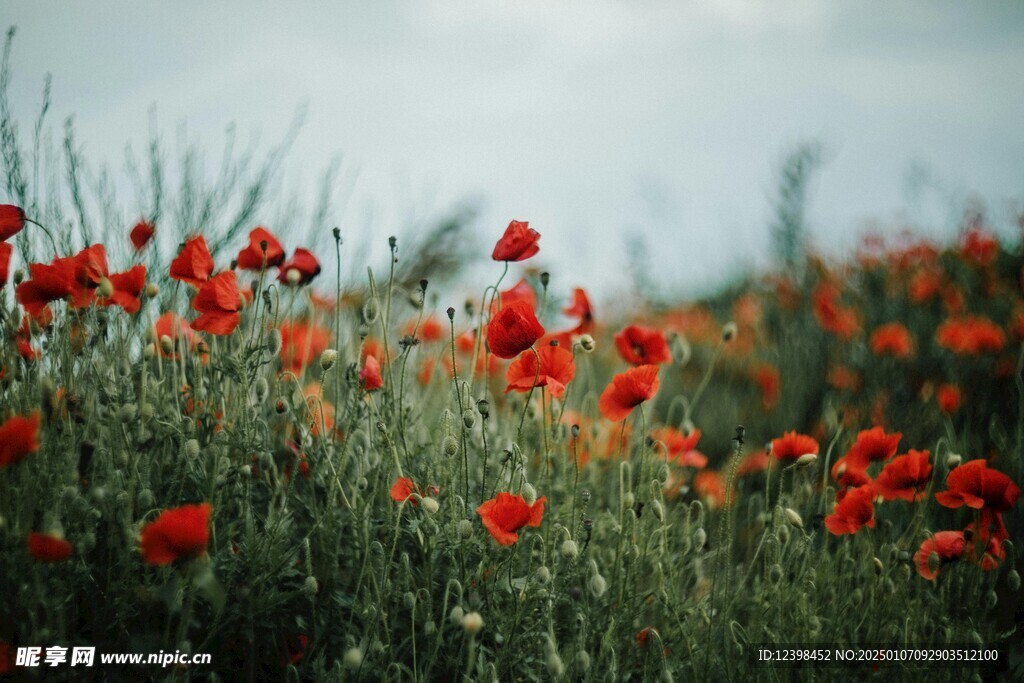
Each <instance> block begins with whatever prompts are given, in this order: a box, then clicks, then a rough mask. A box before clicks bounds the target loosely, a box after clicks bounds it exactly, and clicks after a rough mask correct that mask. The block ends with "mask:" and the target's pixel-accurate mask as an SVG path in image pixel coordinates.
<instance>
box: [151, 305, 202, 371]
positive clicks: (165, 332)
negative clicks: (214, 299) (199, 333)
mask: <svg viewBox="0 0 1024 683" xmlns="http://www.w3.org/2000/svg"><path fill="white" fill-rule="evenodd" d="M153 332H154V333H155V335H156V339H157V349H158V350H159V351H160V355H161V356H163V357H164V358H173V359H174V360H177V359H178V348H179V344H180V343H181V340H184V341H185V343H186V344H187V345H188V347H189V349H194V348H195V346H196V343H197V341H198V340H197V339H196V333H195V331H194V330H193V329H192V326H191V325H189V324H188V322H186V321H185V319H184V318H181V317H180V316H178V315H177V314H176V313H173V312H171V311H168V312H167V313H164V314H163V315H161V316H160V317H159V318H158V319H157V321H156V323H155V324H154V325H153ZM164 337H168V338H169V339H170V340H171V343H172V344H173V346H174V350H173V351H171V352H170V353H165V352H164V350H163V347H162V346H161V344H160V343H159V342H160V340H161V339H163V338H164Z"/></svg>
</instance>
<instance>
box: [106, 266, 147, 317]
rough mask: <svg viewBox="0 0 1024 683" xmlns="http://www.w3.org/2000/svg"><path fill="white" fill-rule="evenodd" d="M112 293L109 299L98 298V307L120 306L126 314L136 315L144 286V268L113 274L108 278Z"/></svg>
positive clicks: (139, 267) (138, 267)
mask: <svg viewBox="0 0 1024 683" xmlns="http://www.w3.org/2000/svg"><path fill="white" fill-rule="evenodd" d="M108 279H109V280H110V284H111V286H112V287H113V288H114V293H113V294H111V295H110V296H109V297H106V298H104V297H100V299H99V300H98V301H97V303H98V304H99V305H100V306H120V307H121V308H123V309H124V310H125V312H126V313H138V312H139V309H140V308H141V307H142V303H141V302H140V301H139V296H140V295H141V294H142V288H143V287H145V286H146V266H135V267H134V268H132V269H131V270H127V271H125V272H123V273H113V274H111V276H110V277H109V278H108Z"/></svg>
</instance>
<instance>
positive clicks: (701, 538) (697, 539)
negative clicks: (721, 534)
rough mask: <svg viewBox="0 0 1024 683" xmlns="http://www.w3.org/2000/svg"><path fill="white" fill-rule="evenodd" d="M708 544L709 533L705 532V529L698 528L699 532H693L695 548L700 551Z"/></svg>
mask: <svg viewBox="0 0 1024 683" xmlns="http://www.w3.org/2000/svg"><path fill="white" fill-rule="evenodd" d="M707 542H708V532H706V531H704V527H697V530H696V531H694V532H693V547H694V548H696V549H697V550H700V549H701V548H703V547H704V544H705V543H707Z"/></svg>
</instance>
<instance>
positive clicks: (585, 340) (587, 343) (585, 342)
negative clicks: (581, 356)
mask: <svg viewBox="0 0 1024 683" xmlns="http://www.w3.org/2000/svg"><path fill="white" fill-rule="evenodd" d="M596 347H597V343H596V342H595V341H594V338H593V337H591V336H590V335H589V334H583V335H580V348H581V349H583V351H584V352H585V353H591V352H592V351H593V350H594V349H595V348H596Z"/></svg>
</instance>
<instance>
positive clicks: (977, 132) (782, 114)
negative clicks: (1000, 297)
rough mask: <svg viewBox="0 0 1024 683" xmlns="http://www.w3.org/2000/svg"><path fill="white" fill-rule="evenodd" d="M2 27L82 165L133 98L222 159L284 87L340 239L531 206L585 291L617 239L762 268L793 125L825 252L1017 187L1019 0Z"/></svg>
mask: <svg viewBox="0 0 1024 683" xmlns="http://www.w3.org/2000/svg"><path fill="white" fill-rule="evenodd" d="M0 22H2V23H4V24H16V25H17V26H18V28H19V34H18V38H17V41H16V43H15V53H14V62H15V75H14V82H13V84H12V95H13V99H14V103H15V106H16V107H17V108H18V109H19V111H20V112H21V113H22V114H23V118H24V119H25V120H26V121H27V120H30V118H29V117H31V115H32V113H33V111H34V109H35V108H36V106H37V105H38V102H39V99H40V94H39V93H40V83H41V81H42V77H43V75H44V74H45V73H47V72H49V73H52V75H53V96H54V102H55V104H54V113H55V114H56V115H57V116H56V117H55V119H56V120H57V121H58V122H59V121H60V119H62V118H63V117H64V116H67V115H68V114H71V113H73V114H74V115H75V121H76V127H77V134H78V137H79V140H80V141H81V143H82V144H83V147H84V150H85V152H86V155H87V156H88V157H89V158H90V159H91V160H95V161H98V160H102V159H107V160H110V161H111V163H112V164H113V165H115V166H118V165H120V162H121V159H123V150H124V147H125V144H126V142H128V141H134V144H135V145H136V146H137V147H142V146H143V144H144V141H145V139H146V135H147V130H148V128H149V111H150V109H151V108H152V107H153V106H154V105H155V108H156V111H157V116H158V121H159V124H160V127H161V129H163V130H165V131H166V132H167V133H168V134H169V136H170V137H172V138H173V135H174V132H175V131H176V130H177V128H178V127H179V124H181V123H182V122H185V124H186V126H187V130H188V134H189V136H190V137H191V138H193V139H198V140H201V141H203V142H204V143H208V144H209V147H210V149H211V156H212V158H214V159H216V155H217V154H218V152H219V150H220V147H221V145H222V143H223V139H224V130H225V128H226V126H227V125H228V124H229V123H231V122H234V123H236V124H237V126H238V130H239V131H240V133H246V134H247V133H249V132H254V131H260V132H261V134H262V138H261V139H264V140H266V141H267V142H271V141H273V140H276V139H278V138H280V137H281V136H282V135H283V134H284V131H285V130H286V129H287V128H288V124H289V123H290V122H291V120H292V118H293V116H294V114H295V111H296V108H297V106H298V105H300V104H302V103H305V105H306V106H307V107H308V109H307V112H308V113H307V118H306V124H305V126H304V128H303V129H302V132H301V135H300V137H299V139H298V140H297V142H296V144H295V147H294V149H293V152H292V154H291V155H290V157H289V159H290V166H289V168H290V173H291V175H290V176H289V177H290V178H291V179H292V182H293V183H294V182H296V181H295V179H296V178H298V179H301V180H302V181H305V182H309V183H312V181H313V180H314V179H315V175H314V174H315V173H316V172H317V171H318V170H319V169H322V168H323V167H325V166H326V165H327V164H328V163H329V161H330V159H331V158H332V157H333V156H335V155H338V154H341V155H343V156H344V168H345V169H347V171H348V172H349V173H350V175H349V176H347V177H348V178H356V179H357V180H356V185H355V190H354V191H353V192H348V191H347V190H343V191H340V194H342V195H344V196H345V197H346V198H348V203H349V204H350V206H349V207H348V209H347V210H346V211H345V214H344V216H339V217H338V222H342V223H343V225H344V226H345V230H346V234H347V235H350V236H352V239H356V240H358V238H356V237H355V234H356V233H361V232H363V233H365V232H367V231H368V230H369V229H370V228H371V227H372V229H374V230H376V231H378V235H379V239H378V241H379V242H381V244H382V245H383V244H384V241H383V240H384V237H385V236H386V235H387V234H389V233H390V232H393V231H395V230H396V225H397V223H398V221H400V219H401V218H402V216H403V215H404V214H403V213H402V212H403V211H406V210H407V209H408V207H409V205H410V203H413V204H416V205H423V206H426V207H434V208H437V207H443V206H445V205H446V204H448V203H450V202H454V201H457V200H459V199H461V198H464V197H476V198H479V199H480V201H481V206H482V209H483V210H482V213H481V214H480V218H479V220H478V222H477V223H476V229H477V230H478V232H479V233H480V235H481V237H480V245H481V252H482V253H484V254H489V250H490V246H491V245H492V243H493V240H494V239H495V238H496V237H497V235H499V234H500V232H501V231H502V230H503V229H504V227H505V225H506V224H507V223H508V221H509V220H510V219H512V218H516V219H520V220H529V221H530V223H531V225H532V226H534V227H536V229H538V230H539V231H540V232H541V233H542V234H543V238H542V241H541V245H542V252H541V257H542V259H541V261H540V264H541V265H544V266H547V267H549V268H550V269H551V270H552V272H553V273H554V274H555V277H556V281H560V282H563V283H564V284H565V286H569V285H571V284H585V285H589V286H591V287H593V288H595V289H597V290H599V291H600V292H602V293H603V294H604V295H605V296H608V295H610V294H612V293H614V292H615V291H616V290H617V288H618V287H620V286H623V285H624V284H625V283H626V282H627V278H626V275H625V264H626V257H625V255H624V254H625V253H626V251H627V250H626V248H625V247H626V245H627V242H628V241H629V240H631V239H635V238H636V237H638V236H639V237H640V238H642V239H643V240H644V241H645V242H646V243H647V244H648V246H649V248H650V250H651V252H652V253H651V257H650V263H651V266H652V267H653V269H654V271H653V272H654V273H655V274H656V277H659V278H664V279H665V280H666V281H667V282H669V283H671V284H675V285H682V286H687V287H691V288H693V287H699V286H701V285H706V283H708V282H709V281H711V282H714V281H719V280H720V278H721V277H722V276H723V275H722V274H723V273H729V272H731V271H732V269H735V268H736V267H737V266H738V265H743V264H752V263H753V264H757V263H763V262H764V260H765V255H766V252H767V249H768V232H767V224H768V223H769V221H770V215H771V214H770V206H771V202H770V198H771V195H772V190H773V187H774V181H775V173H776V169H777V167H778V164H779V162H780V160H781V159H782V157H783V156H784V154H785V152H786V151H787V150H788V149H790V148H791V146H792V145H794V144H795V143H797V142H799V141H801V140H804V139H806V138H811V137H814V138H818V139H820V140H822V141H823V142H824V143H825V144H826V146H827V148H828V150H829V160H828V163H827V164H826V165H825V166H824V167H823V169H822V171H821V173H820V175H819V177H818V180H817V182H816V183H815V184H814V186H813V192H812V195H811V205H810V224H811V228H812V232H813V236H814V240H815V242H816V243H817V244H819V245H821V246H823V247H825V248H828V249H841V248H844V247H850V246H852V245H853V244H854V243H855V241H856V235H857V234H858V232H860V231H862V230H863V229H864V226H865V224H866V222H867V221H869V220H872V219H879V220H882V221H889V222H890V223H891V222H892V221H893V220H895V219H900V220H909V221H912V222H915V223H918V224H920V227H921V229H923V230H926V231H930V232H933V233H935V234H942V235H950V234H952V232H953V231H954V230H955V225H954V222H953V220H952V216H953V212H954V210H955V207H956V206H957V203H958V202H961V201H962V200H963V199H964V198H965V197H967V196H972V195H977V196H979V197H981V198H983V199H984V200H986V201H987V202H988V203H989V206H990V207H991V208H992V210H993V215H994V218H995V220H996V222H997V223H998V224H999V225H1000V226H1002V227H1003V228H1004V229H1007V230H1008V229H1009V227H1008V226H1009V225H1010V221H1009V216H1010V215H1011V213H1012V211H1013V210H1015V208H1017V207H1019V206H1020V199H1021V198H1022V197H1024V164H1022V161H1024V92H1022V86H1024V3H1021V2H1005V3H994V2H993V3H960V2H958V3H946V2H909V3H903V2H884V3H883V2H879V3H865V2H828V3H826V2H821V3H812V2H797V3H789V2H781V1H779V0H773V1H771V2H756V3H749V4H748V3H739V2H731V1H728V2H727V1H725V0H714V1H708V2H700V3H685V2H654V1H647V2H644V1H640V0H630V1H623V2H613V1H610V0H582V1H580V2H553V1H551V0H538V1H536V2H534V1H519V2H515V3H512V2H508V3H497V2H490V1H489V0H467V1H445V2H440V1H438V2H433V1H418V2H412V1H410V2H389V1H384V0H377V1H375V2H370V3H339V2H330V3H328V2H317V3H306V2H304V3H284V2H252V1H248V2H237V3H235V2H225V1H218V2H175V3H146V2H138V1H137V0H134V1H131V2H124V1H120V0H106V1H104V2H58V1H52V0H4V2H3V9H2V12H0ZM914 169H918V170H917V171H916V172H915V171H914ZM913 178H917V181H914V180H912V179H913ZM922 179H923V180H924V182H921V181H922ZM951 202H952V203H951ZM369 207H375V208H374V209H373V214H372V215H373V216H374V218H373V219H372V221H370V220H369V219H368V218H367V216H369V215H371V214H370V208H369ZM398 207H401V208H400V209H399V208H398ZM270 227H272V228H274V227H277V228H278V229H280V230H282V231H284V230H285V227H286V226H270ZM289 246H297V245H289Z"/></svg>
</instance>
